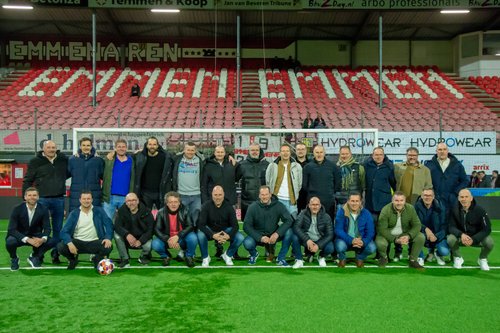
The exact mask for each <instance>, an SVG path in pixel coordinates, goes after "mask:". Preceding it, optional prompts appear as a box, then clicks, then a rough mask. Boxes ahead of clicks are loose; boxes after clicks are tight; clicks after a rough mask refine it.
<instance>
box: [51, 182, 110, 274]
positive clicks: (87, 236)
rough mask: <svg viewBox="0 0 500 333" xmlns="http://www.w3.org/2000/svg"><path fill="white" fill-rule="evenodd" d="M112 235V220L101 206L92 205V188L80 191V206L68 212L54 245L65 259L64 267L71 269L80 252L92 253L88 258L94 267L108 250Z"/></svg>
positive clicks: (76, 262)
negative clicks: (66, 263) (59, 241)
mask: <svg viewBox="0 0 500 333" xmlns="http://www.w3.org/2000/svg"><path fill="white" fill-rule="evenodd" d="M112 237H113V222H112V221H111V219H110V218H109V217H108V215H107V214H106V212H105V211H104V209H102V208H101V207H94V206H92V192H90V191H82V193H81V194H80V207H79V208H78V209H74V210H73V211H72V212H71V213H70V214H69V216H68V218H67V220H66V224H65V225H64V227H63V228H62V230H61V239H62V242H61V243H59V245H58V246H57V248H58V250H59V253H60V254H62V255H63V256H65V257H66V258H67V259H68V269H75V267H76V265H77V264H78V259H77V255H78V254H80V253H89V254H93V255H94V257H93V258H92V261H93V263H94V267H97V264H98V263H99V261H101V260H102V259H103V258H105V257H107V256H109V254H110V253H111V250H112V249H113V245H112V243H111V239H112Z"/></svg>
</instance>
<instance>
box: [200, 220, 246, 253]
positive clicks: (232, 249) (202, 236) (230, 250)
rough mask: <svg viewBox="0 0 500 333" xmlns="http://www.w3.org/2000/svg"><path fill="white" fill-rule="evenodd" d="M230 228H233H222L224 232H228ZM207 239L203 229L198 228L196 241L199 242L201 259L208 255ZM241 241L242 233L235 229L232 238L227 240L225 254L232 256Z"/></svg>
mask: <svg viewBox="0 0 500 333" xmlns="http://www.w3.org/2000/svg"><path fill="white" fill-rule="evenodd" d="M209 229H210V228H209ZM232 230H233V228H226V229H224V232H225V233H226V234H230V233H231V231H232ZM210 240H213V239H210ZM208 241H209V239H208V238H207V235H205V233H204V232H203V231H201V230H198V242H200V251H201V257H202V258H203V259H205V258H206V257H208ZM241 243H243V235H242V234H241V233H240V232H239V231H237V232H236V235H235V236H234V238H233V239H230V240H229V244H230V245H229V248H228V249H227V252H226V254H227V255H228V256H229V257H232V256H233V255H234V254H235V253H236V251H238V248H239V247H240V246H241Z"/></svg>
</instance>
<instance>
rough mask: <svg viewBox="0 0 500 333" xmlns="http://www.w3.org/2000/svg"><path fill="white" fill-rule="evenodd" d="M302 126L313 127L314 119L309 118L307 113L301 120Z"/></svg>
mask: <svg viewBox="0 0 500 333" xmlns="http://www.w3.org/2000/svg"><path fill="white" fill-rule="evenodd" d="M302 128H305V129H307V128H314V120H313V119H312V118H311V115H309V113H307V117H306V119H304V121H303V122H302Z"/></svg>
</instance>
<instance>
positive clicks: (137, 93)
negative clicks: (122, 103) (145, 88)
mask: <svg viewBox="0 0 500 333" xmlns="http://www.w3.org/2000/svg"><path fill="white" fill-rule="evenodd" d="M134 96H137V97H139V96H141V87H139V84H137V82H136V83H134V85H133V86H132V90H131V91H130V97H134Z"/></svg>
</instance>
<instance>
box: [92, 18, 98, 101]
mask: <svg viewBox="0 0 500 333" xmlns="http://www.w3.org/2000/svg"><path fill="white" fill-rule="evenodd" d="M96 79H97V75H96V13H95V9H94V10H92V107H94V108H95V107H96V106H97V100H96V99H97V98H96V95H97V94H96Z"/></svg>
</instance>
